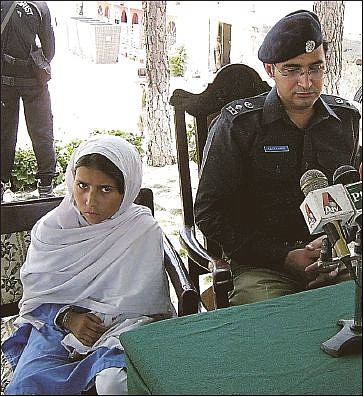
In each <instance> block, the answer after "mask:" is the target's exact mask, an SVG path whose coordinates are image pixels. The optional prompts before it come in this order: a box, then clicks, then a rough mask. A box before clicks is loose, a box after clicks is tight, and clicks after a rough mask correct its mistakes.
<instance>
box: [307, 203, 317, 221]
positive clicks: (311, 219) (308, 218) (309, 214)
mask: <svg viewBox="0 0 364 397" xmlns="http://www.w3.org/2000/svg"><path fill="white" fill-rule="evenodd" d="M305 210H306V214H307V220H308V224H309V225H313V224H314V223H315V222H316V218H315V215H314V214H313V212H312V211H311V208H310V207H309V206H308V204H307V203H305Z"/></svg>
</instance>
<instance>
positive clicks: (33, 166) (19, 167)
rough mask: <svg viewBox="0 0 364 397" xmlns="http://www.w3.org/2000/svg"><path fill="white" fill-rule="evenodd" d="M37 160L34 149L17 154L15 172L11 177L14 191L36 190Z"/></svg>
mask: <svg viewBox="0 0 364 397" xmlns="http://www.w3.org/2000/svg"><path fill="white" fill-rule="evenodd" d="M36 170H37V160H36V158H35V154H34V152H33V149H31V148H29V147H26V148H25V149H18V150H16V152H15V159H14V166H13V172H12V175H11V187H12V190H13V191H18V190H24V189H26V188H30V189H32V188H35V187H36V179H35V174H36Z"/></svg>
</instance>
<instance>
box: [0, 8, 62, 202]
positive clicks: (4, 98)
mask: <svg viewBox="0 0 364 397" xmlns="http://www.w3.org/2000/svg"><path fill="white" fill-rule="evenodd" d="M12 4H13V2H12V1H2V2H1V22H2V29H3V20H4V18H5V17H6V15H7V13H8V11H9V9H10V8H11V6H12ZM9 15H10V14H9ZM37 36H38V38H39V41H40V44H41V48H42V51H43V54H44V57H45V60H46V61H47V62H48V64H49V62H51V60H52V59H53V57H54V53H55V38H54V32H53V27H52V24H51V15H50V11H49V8H48V6H47V4H46V2H43V1H34V2H30V1H19V2H17V4H16V6H15V8H14V10H13V11H12V12H11V15H10V18H9V19H8V22H7V23H6V26H5V28H4V31H3V33H2V35H1V199H3V191H4V185H5V184H6V183H8V182H9V181H11V174H12V168H13V165H14V158H15V149H16V142H17V133H18V124H19V104H20V98H22V101H23V107H24V115H25V121H26V125H27V129H28V134H29V136H30V138H31V141H32V146H33V150H34V153H35V157H36V160H37V165H38V170H37V173H36V179H38V185H37V188H38V193H39V196H40V197H49V196H53V195H54V194H53V186H52V179H53V178H54V177H55V176H56V175H57V173H56V154H55V148H54V137H53V115H52V109H51V99H50V94H49V90H48V85H47V82H45V83H44V82H42V83H41V82H40V81H39V80H38V79H37V78H36V72H35V71H34V62H33V60H32V58H31V57H30V53H31V51H34V49H36V48H37V46H36V37H37Z"/></svg>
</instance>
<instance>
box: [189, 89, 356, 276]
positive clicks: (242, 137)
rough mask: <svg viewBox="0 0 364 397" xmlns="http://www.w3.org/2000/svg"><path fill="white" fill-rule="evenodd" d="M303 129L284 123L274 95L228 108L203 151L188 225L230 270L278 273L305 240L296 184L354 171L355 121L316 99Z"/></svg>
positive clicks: (343, 105)
mask: <svg viewBox="0 0 364 397" xmlns="http://www.w3.org/2000/svg"><path fill="white" fill-rule="evenodd" d="M314 107H315V114H314V116H313V117H312V119H311V120H310V122H309V124H308V126H307V127H306V128H303V129H300V128H298V127H297V126H296V125H295V124H294V123H293V122H292V121H291V120H290V119H289V118H288V116H287V113H286V112H285V111H284V109H283V107H282V105H281V102H280V100H279V98H278V95H277V92H276V89H275V88H273V89H272V90H271V91H270V92H269V93H265V94H262V95H259V96H257V97H253V98H248V99H242V100H237V101H234V102H232V103H230V104H228V105H227V106H226V107H225V108H224V109H223V110H222V112H221V115H220V117H219V118H218V119H217V121H216V122H215V123H214V125H213V127H212V128H211V131H210V133H209V136H208V140H207V143H206V146H205V151H204V158H203V164H202V170H201V176H200V182H199V187H198V191H197V196H196V203H195V217H196V224H197V225H198V227H199V229H200V230H201V231H202V232H203V234H204V235H205V236H206V237H207V238H209V239H212V240H214V241H216V242H218V243H219V244H220V246H222V248H223V250H224V253H225V255H226V256H227V257H228V258H230V259H232V260H233V261H232V269H233V271H234V268H235V266H237V265H235V263H237V264H239V265H245V266H253V267H269V268H275V269H279V267H281V266H282V265H283V263H284V259H285V257H286V255H287V253H288V251H289V250H292V249H294V248H297V247H301V246H303V245H304V244H305V243H307V242H309V241H312V240H313V239H314V238H315V237H316V236H310V235H309V232H308V228H307V226H306V224H305V221H304V218H303V215H302V213H301V211H300V208H299V206H300V204H301V203H302V201H303V200H304V195H303V193H302V192H301V189H300V184H299V182H300V178H301V176H302V174H303V173H304V172H305V171H306V170H308V169H318V170H321V171H322V172H323V173H324V174H325V175H326V176H327V178H328V180H329V181H332V176H333V173H334V172H335V170H336V169H337V168H338V167H339V166H341V165H345V164H351V165H356V166H358V164H354V163H355V160H354V159H355V158H356V154H357V153H358V134H359V132H358V128H359V119H360V114H359V112H358V110H357V109H356V108H355V107H354V106H352V105H350V104H349V103H348V102H347V101H345V100H343V99H341V98H338V97H333V96H330V95H321V97H320V98H319V99H318V100H317V101H316V103H315V105H314Z"/></svg>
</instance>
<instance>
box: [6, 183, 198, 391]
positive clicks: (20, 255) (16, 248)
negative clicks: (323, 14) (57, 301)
mask: <svg viewBox="0 0 364 397" xmlns="http://www.w3.org/2000/svg"><path fill="white" fill-rule="evenodd" d="M62 199H63V197H51V198H46V199H35V200H28V201H17V202H11V203H2V204H1V318H2V320H1V339H2V340H4V339H6V338H7V336H8V335H10V334H11V333H12V332H13V331H14V326H13V321H14V319H15V318H16V315H17V314H18V313H19V308H18V303H19V300H20V299H21V296H22V292H23V288H22V285H21V282H20V275H19V271H20V267H21V265H22V264H23V263H24V261H25V257H26V252H27V249H28V246H29V243H30V230H31V229H32V227H33V226H34V224H35V223H36V222H37V220H38V219H40V218H41V217H42V216H43V215H45V214H46V213H47V212H49V211H50V210H52V209H53V208H55V207H57V206H58V205H59V204H60V202H61V201H62ZM135 203H137V204H140V205H145V206H147V207H149V208H150V209H151V211H152V213H153V215H154V199H153V191H152V190H151V189H149V188H142V189H141V190H140V192H139V195H138V197H137V198H136V200H135ZM163 238H164V265H165V269H166V272H167V274H168V276H169V279H170V282H171V284H172V286H173V288H174V291H175V294H176V296H177V299H178V305H177V306H178V307H177V308H176V310H177V315H178V316H184V315H187V314H192V313H197V312H198V310H199V307H200V303H199V295H198V292H197V290H196V288H195V287H194V285H193V283H192V281H191V279H190V276H189V274H188V271H187V269H186V267H185V266H184V263H183V262H182V260H181V258H180V257H179V255H178V253H177V252H176V250H175V249H174V247H173V245H172V244H171V242H170V240H169V239H168V237H167V236H165V235H164V236H163ZM8 316H12V317H10V318H9V317H8ZM4 317H8V318H7V319H5V318H4ZM1 354H2V353H1ZM11 376H12V370H11V368H10V365H9V364H8V363H7V361H6V360H5V359H4V358H3V357H1V390H2V391H3V389H4V388H5V386H6V385H7V384H8V382H9V379H11ZM1 394H3V393H1ZM83 394H91V395H92V394H95V388H92V389H91V390H90V391H88V392H84V393H83Z"/></svg>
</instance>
